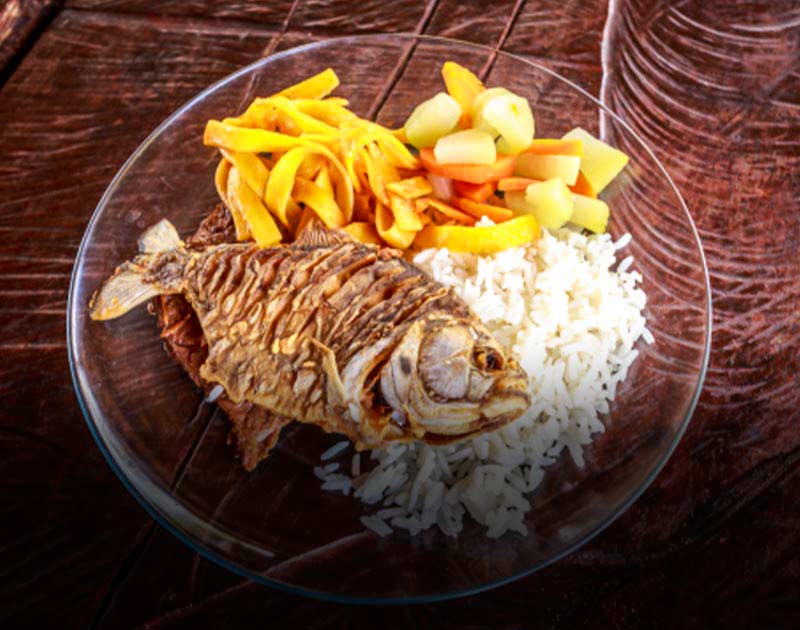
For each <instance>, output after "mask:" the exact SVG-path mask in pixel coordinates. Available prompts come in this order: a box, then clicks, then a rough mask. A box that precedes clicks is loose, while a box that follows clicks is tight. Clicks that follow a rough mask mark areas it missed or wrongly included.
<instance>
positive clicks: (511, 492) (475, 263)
mask: <svg viewBox="0 0 800 630" xmlns="http://www.w3.org/2000/svg"><path fill="white" fill-rule="evenodd" d="M630 240H631V237H630V235H628V234H625V235H624V236H622V237H621V238H620V239H619V240H618V241H617V242H616V243H614V242H613V241H612V240H611V237H610V236H609V235H607V234H603V235H592V236H586V235H584V234H582V233H580V232H577V231H575V230H572V229H569V228H563V229H561V230H558V231H556V232H554V233H550V232H548V231H547V230H543V234H542V238H541V239H540V240H539V241H537V242H535V243H532V244H530V245H528V246H526V247H518V248H513V249H507V250H505V251H502V252H500V253H498V254H495V255H493V256H485V257H480V256H475V255H471V254H455V253H451V252H449V251H447V250H444V249H439V250H436V249H430V250H426V251H423V252H420V253H419V254H418V255H417V256H416V257H415V258H414V262H415V263H416V264H417V265H418V266H419V267H421V268H422V269H423V270H425V271H426V272H428V273H429V274H430V275H431V276H432V277H433V278H434V279H435V280H437V281H439V282H441V283H443V284H445V285H448V286H452V287H453V288H454V290H455V291H456V293H457V294H458V295H459V296H461V297H462V298H463V299H464V300H465V301H466V302H467V304H469V306H470V307H471V308H472V310H473V311H474V312H475V314H476V315H477V316H478V317H479V318H481V320H482V321H483V322H484V324H486V326H487V327H488V328H489V330H490V331H491V332H492V333H493V334H494V336H495V337H496V338H497V340H498V341H499V342H500V343H501V344H503V345H504V346H505V348H506V349H508V350H509V351H510V352H512V353H513V354H514V355H515V356H516V357H517V359H518V360H519V362H520V365H521V366H522V367H523V369H525V371H526V372H527V374H528V376H529V378H530V389H531V397H532V400H533V405H532V406H531V408H530V409H529V410H528V412H527V413H525V414H524V415H523V416H522V417H520V418H519V419H518V420H516V421H515V422H514V423H512V424H510V425H507V426H505V427H503V428H501V429H499V430H498V431H495V432H493V433H490V434H484V435H480V436H478V437H474V438H471V439H467V440H464V441H461V442H458V443H454V444H449V445H446V446H430V445H427V444H425V443H423V442H412V443H410V444H391V445H389V446H387V447H385V448H381V449H377V450H374V451H372V452H371V459H372V460H373V461H374V463H375V464H374V467H372V468H371V469H369V470H368V471H367V472H364V473H362V472H361V461H360V459H357V458H358V457H359V456H358V455H357V454H356V456H354V457H353V459H352V463H351V466H350V467H349V468H350V473H351V476H349V477H348V476H347V475H346V474H342V473H334V470H336V468H334V467H332V466H331V465H327V466H325V467H324V468H319V467H317V468H315V469H314V472H315V474H317V476H318V477H320V478H321V479H322V480H323V488H325V489H327V490H336V491H341V492H344V493H345V494H349V492H350V490H351V489H354V493H353V494H354V496H355V497H357V498H358V499H359V500H361V501H362V502H363V503H365V504H367V505H370V506H382V509H380V508H379V509H378V510H377V511H376V513H375V514H373V515H371V516H364V517H362V518H361V522H362V523H363V524H364V526H365V527H367V528H369V529H371V530H373V531H374V532H375V533H377V534H378V535H380V536H386V535H388V534H389V533H390V532H391V531H392V528H396V527H399V528H402V529H407V530H408V531H409V532H410V533H411V534H412V535H413V534H416V533H418V532H420V531H423V530H426V529H428V528H430V527H432V526H433V525H436V526H438V527H439V529H441V531H442V532H444V533H445V534H447V535H450V536H456V535H458V533H459V532H460V531H461V529H462V526H463V520H464V515H465V514H469V515H470V516H471V517H472V518H473V519H474V520H475V521H477V522H478V523H480V524H481V525H483V526H485V527H486V534H487V536H489V537H491V538H497V537H499V536H502V535H503V534H504V533H506V532H508V531H514V532H518V533H520V534H526V533H527V528H526V526H525V522H524V518H525V514H526V513H527V512H528V511H529V510H530V503H529V502H528V500H527V499H526V498H525V497H526V495H527V494H528V493H530V492H532V491H533V490H534V489H535V488H536V487H537V486H538V485H539V483H540V482H541V481H542V479H543V477H544V474H545V472H546V467H547V466H548V465H550V464H552V463H553V462H555V461H556V458H558V457H559V455H560V454H561V453H562V452H563V451H565V450H566V451H568V452H569V454H570V457H572V459H573V461H574V462H575V464H576V465H577V466H580V467H582V466H583V464H584V460H583V453H582V449H583V447H584V446H586V445H587V444H589V443H590V442H591V440H592V435H593V434H595V433H598V432H603V431H604V430H605V428H604V426H603V423H602V422H601V421H600V415H601V414H605V413H608V409H609V406H608V403H609V401H611V400H613V399H614V396H615V393H616V389H617V386H618V385H619V383H621V382H622V381H624V380H625V378H626V376H627V373H628V369H629V368H630V366H631V364H632V363H633V362H634V360H635V359H636V356H637V355H638V351H637V350H634V348H633V346H634V344H635V343H636V341H637V340H638V339H639V337H643V339H644V340H645V341H646V342H647V343H653V336H652V335H651V334H650V332H649V331H648V330H647V329H646V328H645V319H644V317H643V315H642V310H643V309H644V306H645V294H644V292H643V291H642V290H641V289H640V288H638V284H639V283H640V282H641V276H640V274H639V273H637V272H635V271H630V267H631V265H632V264H633V258H632V257H630V256H628V257H626V258H624V259H623V260H622V262H620V263H619V265H617V267H616V268H614V265H615V264H616V262H617V258H616V252H617V250H619V249H622V248H623V247H625V246H626V245H627V244H628V243H630ZM340 444H341V443H340ZM340 444H337V445H336V446H334V447H332V448H331V449H328V451H326V453H324V454H323V460H325V459H326V456H327V457H328V458H330V457H333V456H335V455H336V454H338V453H339V452H340V451H341V450H344V447H340ZM334 449H336V450H335V451H334ZM344 468H345V469H347V466H346V464H345V466H344ZM345 481H347V483H345ZM387 521H388V522H387Z"/></svg>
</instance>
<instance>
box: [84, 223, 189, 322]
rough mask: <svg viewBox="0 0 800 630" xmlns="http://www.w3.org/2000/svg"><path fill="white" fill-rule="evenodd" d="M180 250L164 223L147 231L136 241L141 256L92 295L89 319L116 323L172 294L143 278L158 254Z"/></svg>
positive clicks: (170, 227)
mask: <svg viewBox="0 0 800 630" xmlns="http://www.w3.org/2000/svg"><path fill="white" fill-rule="evenodd" d="M182 247H183V242H182V241H181V239H180V237H179V236H178V232H177V230H176V229H175V226H174V225H172V223H170V222H169V221H167V220H166V219H162V220H161V221H159V222H158V223H156V224H155V225H153V226H151V227H150V228H148V229H147V230H146V231H145V232H144V233H143V234H142V236H141V237H140V238H139V252H140V254H139V255H138V256H137V257H136V258H134V259H133V260H131V261H129V262H126V263H123V264H122V265H120V266H119V267H118V268H117V270H116V271H115V272H114V275H112V276H111V277H110V278H109V279H108V280H106V281H105V282H104V283H103V286H101V287H100V289H98V290H97V291H96V292H95V294H94V296H93V297H92V300H91V302H90V303H89V314H90V316H91V318H92V319H93V320H97V321H103V320H108V319H115V318H117V317H121V316H122V315H124V314H125V313H127V312H128V311H130V310H131V309H133V308H135V307H136V306H138V305H139V304H142V303H143V302H146V301H147V300H149V299H151V298H154V297H155V296H157V295H163V294H166V293H175V291H174V290H173V289H171V288H169V287H167V286H164V285H163V284H161V283H154V282H153V281H152V280H151V279H148V278H147V275H146V274H147V271H148V270H149V269H150V267H151V263H152V261H153V259H155V258H156V257H157V256H158V255H159V254H163V253H166V252H170V251H173V250H177V249H181V248H182Z"/></svg>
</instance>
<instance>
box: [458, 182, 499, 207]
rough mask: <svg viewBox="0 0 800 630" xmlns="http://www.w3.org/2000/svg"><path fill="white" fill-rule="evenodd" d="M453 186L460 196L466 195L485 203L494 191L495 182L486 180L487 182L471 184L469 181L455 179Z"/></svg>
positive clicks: (468, 197)
mask: <svg viewBox="0 0 800 630" xmlns="http://www.w3.org/2000/svg"><path fill="white" fill-rule="evenodd" d="M453 187H454V188H455V189H456V192H457V193H458V195H459V196H460V197H466V198H467V199H471V200H472V201H477V202H478V203H483V202H484V201H486V200H487V199H488V198H489V197H491V196H492V193H493V192H494V188H495V186H494V182H486V183H485V184H470V183H469V182H459V181H454V182H453Z"/></svg>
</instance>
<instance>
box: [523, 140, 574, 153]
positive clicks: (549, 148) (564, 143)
mask: <svg viewBox="0 0 800 630" xmlns="http://www.w3.org/2000/svg"><path fill="white" fill-rule="evenodd" d="M525 153H533V154H534V155H572V156H575V157H583V140H574V139H573V140H570V139H567V140H556V139H551V138H537V139H536V140H534V141H533V142H532V143H531V146H529V147H528V148H527V149H525Z"/></svg>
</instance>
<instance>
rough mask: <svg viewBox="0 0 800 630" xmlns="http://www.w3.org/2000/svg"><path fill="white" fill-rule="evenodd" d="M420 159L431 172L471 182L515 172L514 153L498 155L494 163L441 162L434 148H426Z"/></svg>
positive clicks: (483, 181)
mask: <svg viewBox="0 0 800 630" xmlns="http://www.w3.org/2000/svg"><path fill="white" fill-rule="evenodd" d="M419 159H420V161H421V162H422V165H423V166H424V167H425V169H426V170H428V171H429V172H431V173H434V174H436V175H443V176H444V177H450V178H451V179H454V180H458V181H462V182H467V183H470V184H485V183H486V182H496V181H498V180H500V179H503V178H504V177H510V176H511V175H513V174H514V156H513V155H498V156H497V159H496V160H495V162H494V163H493V164H439V163H438V162H437V161H436V157H435V156H434V154H433V149H430V148H425V149H421V150H420V152H419Z"/></svg>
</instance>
